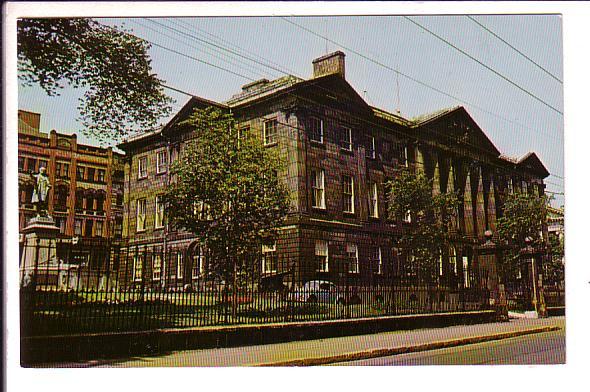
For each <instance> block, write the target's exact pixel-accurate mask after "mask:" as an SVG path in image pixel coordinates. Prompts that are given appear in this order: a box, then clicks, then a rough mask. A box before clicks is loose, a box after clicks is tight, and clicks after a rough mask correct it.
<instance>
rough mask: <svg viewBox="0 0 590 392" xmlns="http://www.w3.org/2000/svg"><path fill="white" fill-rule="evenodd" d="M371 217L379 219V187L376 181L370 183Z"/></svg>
mask: <svg viewBox="0 0 590 392" xmlns="http://www.w3.org/2000/svg"><path fill="white" fill-rule="evenodd" d="M368 200H369V217H370V218H374V219H379V189H378V187H377V182H376V181H371V182H370V183H369V193H368Z"/></svg>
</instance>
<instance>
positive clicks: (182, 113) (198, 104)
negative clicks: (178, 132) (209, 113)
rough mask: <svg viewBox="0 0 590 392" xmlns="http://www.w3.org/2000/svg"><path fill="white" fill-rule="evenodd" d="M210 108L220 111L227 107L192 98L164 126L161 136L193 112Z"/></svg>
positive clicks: (203, 99)
mask: <svg viewBox="0 0 590 392" xmlns="http://www.w3.org/2000/svg"><path fill="white" fill-rule="evenodd" d="M210 106H214V107H217V108H219V109H222V110H227V109H228V107H227V106H226V105H224V104H221V103H218V102H214V101H210V100H208V99H205V98H201V97H196V96H193V97H191V98H190V99H189V100H188V102H187V103H185V104H184V106H183V107H182V108H181V109H180V110H179V111H178V113H176V115H175V116H174V117H172V119H171V120H170V121H168V123H167V124H166V125H164V128H163V129H162V134H163V135H166V134H169V133H170V131H171V130H172V129H173V128H174V126H175V125H177V124H178V123H181V122H182V121H184V120H186V119H187V118H189V116H190V115H191V114H192V112H193V110H195V109H205V108H207V107H210Z"/></svg>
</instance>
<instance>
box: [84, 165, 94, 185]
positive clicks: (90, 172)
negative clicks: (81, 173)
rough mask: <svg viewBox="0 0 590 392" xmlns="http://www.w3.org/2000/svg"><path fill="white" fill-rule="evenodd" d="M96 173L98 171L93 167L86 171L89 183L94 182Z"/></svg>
mask: <svg viewBox="0 0 590 392" xmlns="http://www.w3.org/2000/svg"><path fill="white" fill-rule="evenodd" d="M95 171H96V169H95V168H93V167H89V168H88V170H86V177H87V180H88V181H90V182H94V172H95Z"/></svg>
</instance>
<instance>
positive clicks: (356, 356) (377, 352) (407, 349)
mask: <svg viewBox="0 0 590 392" xmlns="http://www.w3.org/2000/svg"><path fill="white" fill-rule="evenodd" d="M559 330H561V327H558V326H547V327H541V328H531V329H526V330H522V331H512V332H503V333H498V334H493V335H483V336H473V337H470V338H461V339H450V340H443V341H438V342H431V343H424V344H419V345H416V346H403V347H393V348H380V349H374V350H368V351H358V352H354V353H347V354H341V355H333V356H328V357H316V358H304V359H294V360H289V361H281V362H275V363H270V364H259V365H254V366H257V367H269V366H273V367H278V366H319V365H328V364H332V363H338V362H350V361H357V360H363V359H371V358H378V357H386V356H390V355H399V354H408V353H415V352H420V351H428V350H437V349H441V348H448V347H456V346H464V345H468V344H476V343H483V342H488V341H492V340H501V339H508V338H513V337H517V336H524V335H531V334H536V333H543V332H553V331H559Z"/></svg>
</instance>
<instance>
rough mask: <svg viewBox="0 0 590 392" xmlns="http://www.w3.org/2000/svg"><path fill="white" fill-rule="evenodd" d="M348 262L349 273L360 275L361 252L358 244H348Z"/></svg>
mask: <svg viewBox="0 0 590 392" xmlns="http://www.w3.org/2000/svg"><path fill="white" fill-rule="evenodd" d="M346 260H347V261H348V272H350V273H351V274H358V272H359V251H358V248H357V246H356V244H346Z"/></svg>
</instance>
